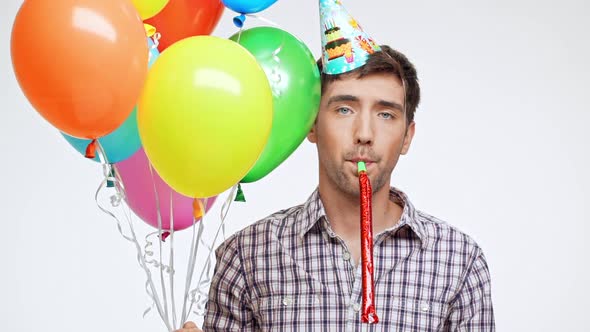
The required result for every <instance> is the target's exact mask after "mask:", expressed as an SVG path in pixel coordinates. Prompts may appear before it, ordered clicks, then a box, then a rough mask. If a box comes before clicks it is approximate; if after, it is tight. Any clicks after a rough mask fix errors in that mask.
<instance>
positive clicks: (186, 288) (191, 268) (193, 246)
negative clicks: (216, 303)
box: [181, 200, 207, 322]
mask: <svg viewBox="0 0 590 332" xmlns="http://www.w3.org/2000/svg"><path fill="white" fill-rule="evenodd" d="M206 205H207V202H206V200H205V206H206ZM204 220H205V218H204V216H203V217H202V218H201V221H200V222H198V224H199V226H198V227H196V224H197V220H196V219H195V220H194V221H193V238H192V241H191V250H190V256H189V262H188V268H187V274H186V280H185V285H184V300H183V303H182V316H181V317H182V320H181V322H185V321H186V317H187V314H186V309H187V301H188V295H189V289H190V287H191V281H192V278H193V272H194V269H195V260H196V256H197V254H198V252H199V246H198V241H199V239H201V237H202V235H203V223H204ZM197 228H198V231H197Z"/></svg>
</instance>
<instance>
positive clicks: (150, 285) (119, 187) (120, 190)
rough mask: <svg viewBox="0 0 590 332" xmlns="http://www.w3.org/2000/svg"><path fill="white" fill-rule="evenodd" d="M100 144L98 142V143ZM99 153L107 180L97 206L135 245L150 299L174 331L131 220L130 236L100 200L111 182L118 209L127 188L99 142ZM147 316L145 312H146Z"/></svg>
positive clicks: (113, 204) (97, 194)
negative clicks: (113, 169)
mask: <svg viewBox="0 0 590 332" xmlns="http://www.w3.org/2000/svg"><path fill="white" fill-rule="evenodd" d="M97 142H98V141H97ZM97 151H98V153H99V159H100V161H101V164H102V166H103V173H104V176H105V178H104V179H103V180H102V182H101V183H100V185H99V187H98V189H97V190H96V193H95V195H94V200H95V202H96V205H97V206H98V208H99V209H100V210H101V211H103V212H104V213H105V214H107V215H109V216H111V217H112V218H113V219H115V221H116V222H117V229H118V231H119V233H120V234H121V236H122V237H123V238H124V239H125V240H127V241H129V242H131V243H133V244H134V245H135V249H136V252H137V255H136V259H137V262H138V263H139V266H140V267H141V268H142V269H143V270H144V272H145V274H146V291H147V294H148V296H149V298H150V299H151V300H152V302H153V303H154V304H155V306H156V308H157V311H158V314H159V315H160V317H161V318H162V320H163V321H164V324H165V325H166V328H167V329H168V330H169V331H172V329H171V327H170V324H169V323H168V321H167V319H166V317H165V315H164V312H163V310H162V305H161V303H160V299H159V297H158V293H157V292H156V289H155V286H154V281H153V279H152V274H151V271H150V270H149V268H148V264H147V263H146V261H145V259H144V255H143V253H142V250H141V246H140V245H139V242H138V241H137V236H136V234H135V230H134V228H133V224H132V223H131V218H127V225H128V227H129V231H130V233H131V234H130V235H126V234H125V233H124V232H123V227H122V225H121V224H122V222H121V220H120V219H119V218H118V217H117V216H116V215H115V214H114V213H113V212H111V211H110V210H108V209H107V208H105V207H103V206H102V205H101V204H100V202H99V199H98V196H99V195H100V193H101V192H102V190H103V189H104V188H106V187H107V183H108V182H109V181H111V182H113V183H114V184H115V186H114V188H115V190H116V194H115V195H113V196H111V205H112V206H113V207H118V206H119V205H120V203H121V201H123V200H124V198H125V188H124V186H123V183H122V182H121V181H120V180H119V179H118V178H117V177H112V176H111V174H112V172H111V168H112V166H111V165H110V164H109V163H108V160H107V157H106V154H105V153H104V150H103V149H102V146H101V145H100V143H99V142H98V144H97ZM148 311H149V310H148ZM144 315H145V312H144Z"/></svg>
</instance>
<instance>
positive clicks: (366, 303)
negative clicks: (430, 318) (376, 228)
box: [358, 161, 379, 324]
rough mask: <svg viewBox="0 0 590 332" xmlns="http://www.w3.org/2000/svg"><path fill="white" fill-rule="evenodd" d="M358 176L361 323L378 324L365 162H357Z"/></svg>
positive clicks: (370, 198)
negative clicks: (361, 284)
mask: <svg viewBox="0 0 590 332" xmlns="http://www.w3.org/2000/svg"><path fill="white" fill-rule="evenodd" d="M358 175H359V185H360V189H361V192H360V198H361V264H362V272H363V274H362V279H363V304H362V310H361V321H362V322H363V323H370V324H374V323H378V322H379V317H377V314H376V313H375V291H374V285H373V270H374V266H373V220H372V217H373V209H372V207H371V200H372V198H373V192H372V189H371V181H370V180H369V176H368V175H367V166H366V165H365V162H363V161H359V162H358Z"/></svg>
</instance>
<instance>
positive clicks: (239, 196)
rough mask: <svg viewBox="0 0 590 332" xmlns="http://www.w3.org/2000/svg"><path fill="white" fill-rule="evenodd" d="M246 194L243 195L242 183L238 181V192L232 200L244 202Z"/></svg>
mask: <svg viewBox="0 0 590 332" xmlns="http://www.w3.org/2000/svg"><path fill="white" fill-rule="evenodd" d="M245 201H246V196H244V191H243V190H242V184H241V183H238V192H237V193H236V199H234V202H245Z"/></svg>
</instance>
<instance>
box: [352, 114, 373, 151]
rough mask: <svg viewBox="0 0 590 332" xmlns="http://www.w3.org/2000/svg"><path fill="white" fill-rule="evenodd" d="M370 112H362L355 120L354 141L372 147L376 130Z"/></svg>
mask: <svg viewBox="0 0 590 332" xmlns="http://www.w3.org/2000/svg"><path fill="white" fill-rule="evenodd" d="M367 113H368V112H360V114H358V116H357V117H356V118H355V124H354V140H355V143H356V144H361V145H372V144H373V139H374V137H373V135H374V131H373V130H374V128H373V123H372V121H371V117H370V114H367Z"/></svg>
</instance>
